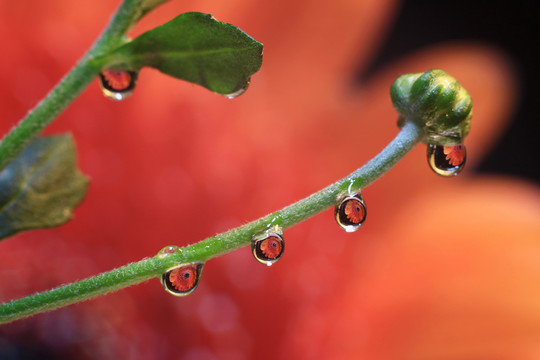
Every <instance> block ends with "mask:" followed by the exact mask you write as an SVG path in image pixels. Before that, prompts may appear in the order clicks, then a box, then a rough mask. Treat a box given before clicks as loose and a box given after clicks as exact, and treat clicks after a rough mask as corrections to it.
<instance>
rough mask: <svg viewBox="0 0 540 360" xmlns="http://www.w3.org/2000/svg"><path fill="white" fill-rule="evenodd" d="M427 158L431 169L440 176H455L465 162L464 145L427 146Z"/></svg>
mask: <svg viewBox="0 0 540 360" xmlns="http://www.w3.org/2000/svg"><path fill="white" fill-rule="evenodd" d="M427 158H428V163H429V166H430V167H431V169H432V170H433V171H434V172H435V173H437V174H439V175H441V176H446V177H448V176H455V175H457V174H459V173H460V171H461V170H463V167H464V166H465V162H466V160H467V150H466V149H465V145H464V144H459V145H434V144H429V145H428V148H427Z"/></svg>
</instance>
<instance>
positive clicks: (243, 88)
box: [224, 80, 249, 99]
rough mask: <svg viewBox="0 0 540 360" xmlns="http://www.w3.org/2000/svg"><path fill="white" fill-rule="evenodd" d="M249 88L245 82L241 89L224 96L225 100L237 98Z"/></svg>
mask: <svg viewBox="0 0 540 360" xmlns="http://www.w3.org/2000/svg"><path fill="white" fill-rule="evenodd" d="M248 87H249V80H248V81H247V82H246V84H245V85H244V86H243V87H241V88H240V89H238V90H236V91H235V92H232V93H230V94H226V95H224V96H225V97H226V98H227V99H234V98H235V97H238V96H240V95H242V94H243V93H245V92H246V90H247V89H248Z"/></svg>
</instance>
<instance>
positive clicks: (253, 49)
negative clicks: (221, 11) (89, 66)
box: [93, 12, 263, 95]
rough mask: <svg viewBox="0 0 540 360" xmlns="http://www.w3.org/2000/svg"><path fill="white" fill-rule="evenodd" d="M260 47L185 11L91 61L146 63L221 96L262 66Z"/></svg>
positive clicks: (127, 66)
mask: <svg viewBox="0 0 540 360" xmlns="http://www.w3.org/2000/svg"><path fill="white" fill-rule="evenodd" d="M262 50H263V45H262V44H261V43H259V42H257V41H255V40H254V39H253V38H251V37H250V36H249V35H247V34H246V33H244V32H243V31H242V30H240V29H238V28H237V27H235V26H233V25H230V24H227V23H223V22H220V21H217V20H216V19H214V18H213V17H212V16H211V15H208V14H202V13H195V12H192V13H186V14H182V15H179V16H178V17H176V18H175V19H173V20H171V21H169V22H168V23H166V24H165V25H162V26H159V27H157V28H155V29H153V30H150V31H148V32H146V33H144V34H142V35H141V36H139V37H137V38H136V39H134V40H133V41H131V42H129V43H127V44H125V45H123V46H120V47H119V48H117V49H115V50H113V51H112V52H110V53H108V54H105V55H103V56H100V57H98V58H96V59H94V61H93V65H94V66H96V67H99V68H100V69H117V70H130V71H137V70H139V69H140V68H141V67H143V66H150V67H153V68H156V69H158V70H159V71H161V72H163V73H165V74H167V75H171V76H174V77H176V78H178V79H183V80H187V81H190V82H192V83H195V84H199V85H202V86H204V87H206V88H207V89H210V90H212V91H215V92H217V93H219V94H222V95H235V93H238V92H242V90H243V89H246V88H247V86H248V84H249V79H250V77H251V75H253V74H254V73H256V72H257V71H258V70H259V69H260V67H261V64H262Z"/></svg>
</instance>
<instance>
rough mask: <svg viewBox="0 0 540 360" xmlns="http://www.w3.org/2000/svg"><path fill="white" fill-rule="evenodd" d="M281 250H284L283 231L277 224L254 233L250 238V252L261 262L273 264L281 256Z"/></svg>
mask: <svg viewBox="0 0 540 360" xmlns="http://www.w3.org/2000/svg"><path fill="white" fill-rule="evenodd" d="M283 250H285V241H284V240H283V232H282V231H281V228H280V227H279V226H277V225H276V226H274V227H273V228H272V229H270V230H268V231H266V232H264V233H263V234H259V235H254V236H253V237H252V239H251V252H252V253H253V256H254V257H255V259H257V261H258V262H260V263H262V264H265V265H268V266H270V265H273V264H274V263H276V262H277V261H278V260H279V259H280V258H281V256H282V255H283Z"/></svg>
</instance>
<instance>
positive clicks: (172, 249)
mask: <svg viewBox="0 0 540 360" xmlns="http://www.w3.org/2000/svg"><path fill="white" fill-rule="evenodd" d="M181 252H182V249H180V248H179V247H178V246H175V245H169V246H165V247H164V248H163V249H161V250H159V252H158V253H157V255H156V256H157V257H158V258H159V259H163V258H165V257H167V256H171V255H174V254H177V253H181Z"/></svg>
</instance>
